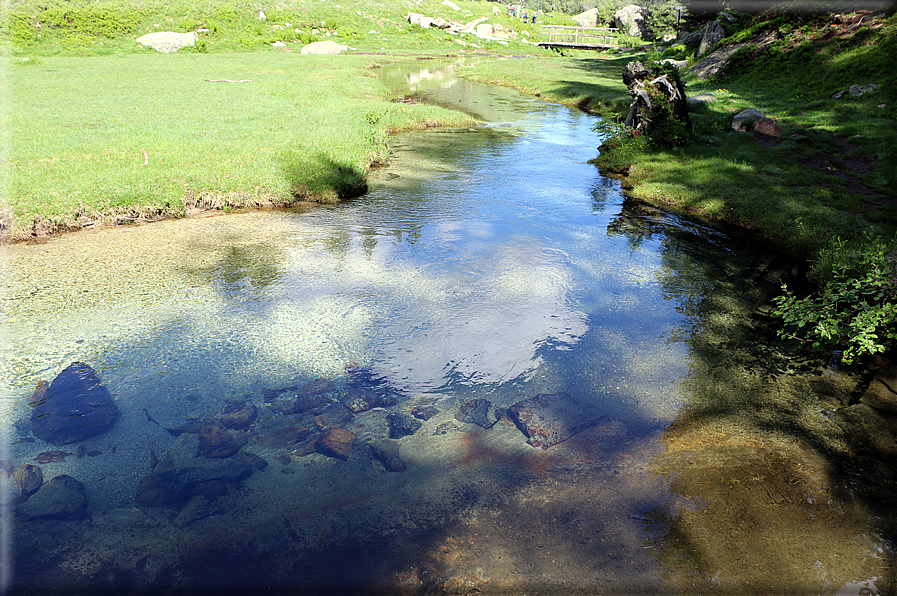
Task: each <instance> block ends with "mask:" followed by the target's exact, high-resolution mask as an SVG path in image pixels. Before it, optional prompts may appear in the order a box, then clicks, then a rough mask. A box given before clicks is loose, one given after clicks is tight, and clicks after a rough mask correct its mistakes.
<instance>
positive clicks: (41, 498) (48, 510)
mask: <svg viewBox="0 0 897 596" xmlns="http://www.w3.org/2000/svg"><path fill="white" fill-rule="evenodd" d="M86 511H87V494H86V493H85V492H84V485H83V484H81V483H80V482H78V481H77V480H75V479H74V478H72V477H71V476H68V475H65V474H63V475H61V476H56V477H55V478H53V479H52V480H51V481H50V482H47V483H46V484H44V485H43V486H41V487H40V489H38V491H37V492H36V493H34V494H33V495H31V497H30V498H29V499H28V500H27V501H25V502H24V503H22V504H21V505H20V506H19V512H20V513H21V514H22V515H24V516H26V517H28V518H29V519H37V518H43V519H60V520H74V519H81V518H82V517H84V514H85V512H86Z"/></svg>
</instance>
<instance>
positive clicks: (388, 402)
mask: <svg viewBox="0 0 897 596" xmlns="http://www.w3.org/2000/svg"><path fill="white" fill-rule="evenodd" d="M396 403H397V402H396V399H395V398H394V397H392V396H391V395H389V394H388V393H382V394H381V393H369V392H365V391H360V390H354V391H350V392H349V393H348V394H346V396H345V397H344V398H343V405H344V406H345V407H346V409H347V410H349V411H350V412H352V413H353V414H360V413H362V412H367V411H369V410H373V409H374V408H389V407H391V406H394V405H396Z"/></svg>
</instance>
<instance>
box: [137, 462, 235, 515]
mask: <svg viewBox="0 0 897 596" xmlns="http://www.w3.org/2000/svg"><path fill="white" fill-rule="evenodd" d="M206 461H208V460H200V461H198V462H196V464H197V465H190V466H183V467H179V468H171V469H166V470H164V471H161V472H154V473H152V474H147V475H146V476H144V477H143V478H141V479H140V482H139V483H138V485H137V495H136V497H135V500H136V501H137V503H140V504H142V505H150V506H153V507H161V506H165V505H172V504H176V503H183V502H185V501H188V500H190V499H191V498H192V497H194V496H196V495H203V496H205V497H206V498H210V497H215V496H220V495H221V494H223V492H222V491H224V492H226V491H227V490H228V489H230V488H231V487H233V486H234V485H236V484H238V483H240V482H242V481H243V480H246V479H247V478H249V476H250V475H252V466H250V465H248V464H245V463H242V462H237V461H233V460H229V461H222V462H216V463H214V464H211V465H210V464H207V463H205V462H206ZM210 500H211V499H210Z"/></svg>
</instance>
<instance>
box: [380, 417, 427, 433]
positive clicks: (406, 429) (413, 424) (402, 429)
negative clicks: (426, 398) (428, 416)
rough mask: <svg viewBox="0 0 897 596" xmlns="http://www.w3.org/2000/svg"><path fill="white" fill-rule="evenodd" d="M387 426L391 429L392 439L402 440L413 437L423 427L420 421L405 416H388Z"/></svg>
mask: <svg viewBox="0 0 897 596" xmlns="http://www.w3.org/2000/svg"><path fill="white" fill-rule="evenodd" d="M386 425H387V426H388V427H389V438H390V439H401V438H402V437H407V436H409V435H413V434H414V433H416V432H417V431H418V429H420V427H421V426H423V424H422V423H421V421H420V420H415V419H414V418H412V417H410V416H405V415H403V414H387V415H386Z"/></svg>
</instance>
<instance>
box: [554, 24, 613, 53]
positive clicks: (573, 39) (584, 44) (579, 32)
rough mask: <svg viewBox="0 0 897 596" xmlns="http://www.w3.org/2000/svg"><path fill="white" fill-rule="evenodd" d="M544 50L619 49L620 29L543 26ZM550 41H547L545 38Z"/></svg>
mask: <svg viewBox="0 0 897 596" xmlns="http://www.w3.org/2000/svg"><path fill="white" fill-rule="evenodd" d="M540 29H542V38H543V39H542V41H540V42H539V43H538V45H539V46H541V47H543V48H570V49H574V50H606V49H608V48H616V47H617V35H618V33H619V31H620V30H619V29H610V28H605V29H598V28H593V27H570V26H567V25H541V26H540ZM546 37H547V38H548V39H545V38H546Z"/></svg>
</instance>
